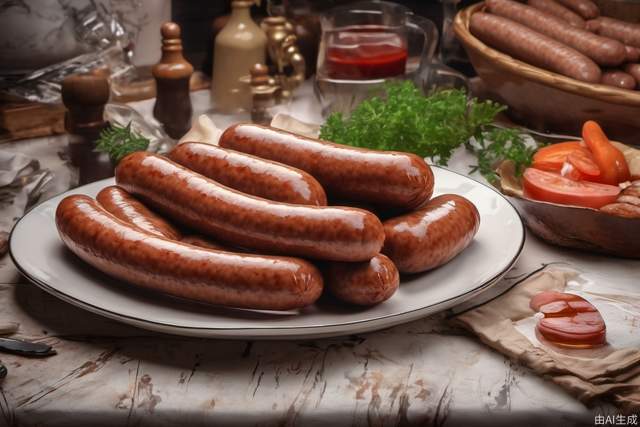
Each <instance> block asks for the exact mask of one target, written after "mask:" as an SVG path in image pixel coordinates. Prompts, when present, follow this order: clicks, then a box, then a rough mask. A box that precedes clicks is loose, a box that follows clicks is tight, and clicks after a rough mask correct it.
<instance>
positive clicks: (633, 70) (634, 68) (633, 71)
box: [624, 64, 640, 85]
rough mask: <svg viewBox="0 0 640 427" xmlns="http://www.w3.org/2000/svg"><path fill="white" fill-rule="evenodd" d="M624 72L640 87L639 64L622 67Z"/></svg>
mask: <svg viewBox="0 0 640 427" xmlns="http://www.w3.org/2000/svg"><path fill="white" fill-rule="evenodd" d="M624 71H625V72H626V73H629V74H630V75H631V76H633V78H634V79H636V83H638V84H639V85H640V64H627V65H625V66H624Z"/></svg>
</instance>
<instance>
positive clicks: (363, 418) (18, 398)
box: [0, 87, 640, 427]
mask: <svg viewBox="0 0 640 427" xmlns="http://www.w3.org/2000/svg"><path fill="white" fill-rule="evenodd" d="M305 91H306V93H305ZM298 96H299V98H298V99H296V100H294V101H293V103H292V105H291V106H289V109H288V110H289V111H290V112H291V113H292V114H293V115H294V116H296V117H297V118H299V119H302V120H308V121H318V120H319V116H318V111H315V110H314V107H313V103H310V102H309V99H313V98H312V95H311V93H310V88H309V87H306V88H303V91H302V93H301V94H299V95H298ZM193 101H194V107H195V108H194V110H195V111H196V114H200V113H202V112H206V110H207V109H208V105H209V101H208V93H207V92H196V93H194V94H193ZM132 105H133V106H134V108H136V109H138V110H139V111H140V112H142V113H143V114H144V115H146V116H149V114H150V110H151V107H152V102H151V101H146V102H141V103H138V104H132ZM208 114H210V116H211V117H212V118H213V120H214V122H216V124H217V125H218V126H225V125H227V124H229V123H231V122H234V121H237V120H238V119H243V117H239V116H235V117H224V116H218V115H216V114H213V113H212V112H209V113H208ZM245 118H246V117H245ZM65 143H66V142H65V138H64V137H55V138H41V139H39V140H32V141H26V142H25V141H21V142H17V143H14V144H8V145H3V146H1V147H0V149H3V150H5V149H6V150H14V151H20V152H23V153H25V154H28V155H33V156H36V157H38V158H39V159H40V161H41V163H42V164H43V165H44V166H45V167H48V168H50V169H51V170H52V171H53V172H54V173H56V174H57V177H58V178H57V179H58V182H57V185H59V186H60V187H64V185H65V180H68V176H69V172H68V167H67V165H66V163H65V162H64V160H62V159H61V157H60V156H59V154H58V153H59V152H60V151H61V150H62V148H63V147H64V144H65ZM469 164H470V159H469V158H467V155H466V154H465V153H464V152H459V153H457V154H456V155H455V156H454V158H453V160H452V162H451V164H450V167H451V168H452V169H454V170H457V171H459V172H463V173H468V165H469ZM60 187H58V188H60ZM34 244H37V242H34ZM554 262H555V263H562V264H563V265H566V266H570V267H572V268H574V269H577V270H578V271H580V272H581V273H582V274H583V275H584V276H585V277H587V278H588V279H589V280H593V281H598V282H602V283H606V284H607V286H609V287H613V288H618V289H621V290H624V289H628V290H632V289H634V287H637V281H638V279H637V278H638V273H640V262H639V261H632V260H620V259H612V258H607V257H602V256H596V255H589V254H585V253H582V252H576V251H570V250H564V249H560V248H556V247H552V246H549V245H547V244H545V243H543V242H541V241H540V240H538V239H537V238H535V237H534V236H532V235H531V234H528V235H527V241H526V244H525V248H524V251H523V253H522V256H521V258H520V259H519V261H518V262H517V264H516V265H515V267H514V268H513V270H512V271H511V272H510V273H509V274H507V277H506V278H505V279H504V280H503V281H502V282H501V283H499V284H498V285H496V286H495V287H494V288H492V289H491V290H490V291H489V292H488V294H486V295H483V296H482V297H481V298H487V297H489V296H491V295H492V294H497V293H498V292H500V291H501V290H503V289H506V287H508V286H509V285H510V284H512V283H513V282H514V281H516V280H518V279H519V278H521V277H523V276H524V275H526V274H527V273H529V272H532V271H534V270H536V269H539V268H540V267H541V266H543V265H544V264H547V263H554ZM476 303H478V301H471V302H468V303H465V305H464V306H462V307H457V308H456V309H454V310H453V312H447V313H441V314H438V315H435V316H432V317H428V318H425V319H422V320H418V321H415V322H412V323H408V324H405V325H401V326H397V327H394V328H391V329H387V330H382V331H378V332H373V333H368V334H362V335H353V336H348V337H342V338H331V339H322V340H312V341H308V340H307V341H240V340H238V341H222V340H204V339H193V338H185V337H179V336H169V335H161V334H156V333H152V332H148V331H145V330H141V329H136V328H134V327H130V326H126V325H124V324H120V323H117V322H114V321H111V320H108V319H105V318H102V317H99V316H97V315H94V314H91V313H89V312H86V311H83V310H81V309H79V308H76V307H73V306H71V305H69V304H67V303H65V302H62V301H60V300H58V299H56V298H55V297H53V296H50V295H48V294H47V293H45V292H44V291H42V290H40V289H39V288H37V287H36V286H34V285H32V284H30V283H28V282H27V281H26V279H24V278H23V277H21V276H20V274H19V273H18V272H17V270H16V269H15V267H14V266H13V265H12V263H11V260H10V258H9V257H8V256H6V257H4V258H2V259H0V322H6V321H13V322H19V323H20V331H19V336H21V337H24V338H27V339H30V340H34V341H42V342H46V343H48V344H51V345H53V346H54V347H55V349H56V350H57V353H58V354H57V355H55V356H53V357H50V358H46V359H27V358H23V357H17V356H11V355H6V354H0V360H1V361H2V363H3V364H5V365H6V366H7V368H8V369H9V374H8V376H7V377H6V378H5V379H4V380H2V381H1V382H0V426H5V425H6V426H75V425H78V426H151V425H154V426H155V425H159V426H174V425H176V426H187V425H189V426H191V425H193V426H227V425H229V426H234V425H255V426H326V425H333V426H336V427H337V426H408V425H436V426H457V425H486V426H498V425H509V426H511V425H514V424H517V425H519V426H540V425H546V426H572V425H594V419H595V415H596V414H601V413H603V412H608V413H615V409H614V408H611V407H609V406H607V405H605V404H601V405H598V404H597V405H596V406H594V407H591V408H587V407H585V406H584V405H583V404H582V403H580V402H579V401H577V400H576V399H574V398H572V397H571V396H570V395H568V394H567V393H566V392H565V391H563V390H562V389H561V388H559V387H558V386H556V385H554V384H552V383H550V382H548V381H546V380H545V379H543V378H540V377H538V376H536V375H534V374H533V373H532V372H531V371H529V370H528V369H526V368H524V367H521V366H519V365H518V364H516V363H514V362H512V361H509V360H508V359H505V358H504V357H503V356H502V355H500V354H499V353H496V352H494V351H493V350H491V349H489V348H488V347H486V346H485V345H483V344H482V343H480V342H479V340H477V339H476V338H475V337H473V336H471V335H470V334H469V333H468V332H466V331H463V330H461V329H458V328H456V327H454V326H452V325H451V324H450V322H449V321H448V318H449V317H450V316H451V315H452V314H453V313H455V312H456V311H460V310H463V309H464V308H465V307H469V306H471V305H472V304H476ZM638 340H639V345H640V338H639V339H638Z"/></svg>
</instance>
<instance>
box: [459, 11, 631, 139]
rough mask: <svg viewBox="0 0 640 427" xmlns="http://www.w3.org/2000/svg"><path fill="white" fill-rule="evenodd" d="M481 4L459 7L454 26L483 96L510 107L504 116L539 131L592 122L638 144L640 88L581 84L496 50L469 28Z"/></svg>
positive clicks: (565, 130) (574, 131) (568, 130)
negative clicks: (484, 89)
mask: <svg viewBox="0 0 640 427" xmlns="http://www.w3.org/2000/svg"><path fill="white" fill-rule="evenodd" d="M483 7H484V3H479V4H475V5H473V6H470V7H468V8H465V9H463V10H461V11H460V12H459V13H458V14H457V15H456V17H455V20H454V23H453V28H454V31H455V33H456V35H457V37H458V39H459V40H460V42H461V43H462V45H463V46H464V48H465V50H466V51H467V54H468V55H469V59H470V60H471V64H473V67H474V68H475V69H476V71H477V73H478V75H479V76H480V77H481V78H482V80H483V81H484V84H485V86H486V89H487V95H488V96H489V97H490V98H491V99H494V100H496V101H498V102H501V103H503V104H506V105H508V106H509V110H508V111H507V114H508V115H509V116H510V117H511V119H513V120H514V121H516V122H517V123H520V124H522V125H525V126H527V127H530V128H532V129H536V130H540V131H543V132H556V133H562V134H571V135H580V132H581V127H582V124H583V123H584V122H585V121H587V120H596V121H597V122H598V123H600V125H601V126H602V127H603V129H604V130H605V131H606V132H607V135H609V136H610V137H611V138H612V139H616V140H618V141H621V142H625V143H628V144H634V145H635V144H640V119H639V118H640V91H630V90H624V89H618V88H613V87H610V86H604V85H600V84H590V83H584V82H581V81H578V80H574V79H572V78H569V77H565V76H562V75H560V74H556V73H553V72H551V71H546V70H543V69H541V68H537V67H534V66H532V65H529V64H527V63H525V62H522V61H518V60H516V59H514V58H512V57H511V56H509V55H507V54H504V53H501V52H498V51H497V50H494V49H492V48H490V47H488V46H487V45H485V44H484V43H482V42H481V41H480V40H478V39H477V38H475V37H474V36H473V35H472V34H471V32H470V31H469V20H470V18H471V15H472V14H474V13H475V12H478V11H480V10H481V9H482V8H483Z"/></svg>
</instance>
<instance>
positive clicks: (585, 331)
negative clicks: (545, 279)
mask: <svg viewBox="0 0 640 427" xmlns="http://www.w3.org/2000/svg"><path fill="white" fill-rule="evenodd" d="M529 306H530V307H531V308H532V309H534V310H536V311H539V312H540V313H542V314H544V318H542V319H540V321H539V322H538V324H537V325H536V332H538V333H539V334H540V335H541V336H542V337H543V338H544V339H546V340H547V341H550V342H551V343H553V344H556V345H560V346H569V347H581V348H588V347H596V346H599V345H603V344H605V342H606V333H607V327H606V325H605V323H604V319H603V318H602V316H601V315H600V312H598V309H596V308H595V307H594V306H593V305H592V304H591V303H590V302H589V301H587V300H585V299H584V298H582V297H579V296H578V295H574V294H567V293H560V292H554V291H545V292H541V293H539V294H538V295H536V296H534V297H533V298H531V301H530V302H529Z"/></svg>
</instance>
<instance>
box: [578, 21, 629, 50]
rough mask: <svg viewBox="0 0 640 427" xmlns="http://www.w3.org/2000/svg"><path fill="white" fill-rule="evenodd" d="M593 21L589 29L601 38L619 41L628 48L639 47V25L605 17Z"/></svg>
mask: <svg viewBox="0 0 640 427" xmlns="http://www.w3.org/2000/svg"><path fill="white" fill-rule="evenodd" d="M593 21H596V22H595V23H593V24H589V25H590V27H592V28H595V32H596V33H598V34H600V35H601V36H605V37H610V38H612V39H616V40H620V41H621V42H623V43H624V44H628V45H630V46H634V47H640V24H633V23H631V22H625V21H620V20H618V19H613V18H609V17H606V16H601V17H599V18H596V19H594V20H593ZM589 22H591V21H589Z"/></svg>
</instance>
